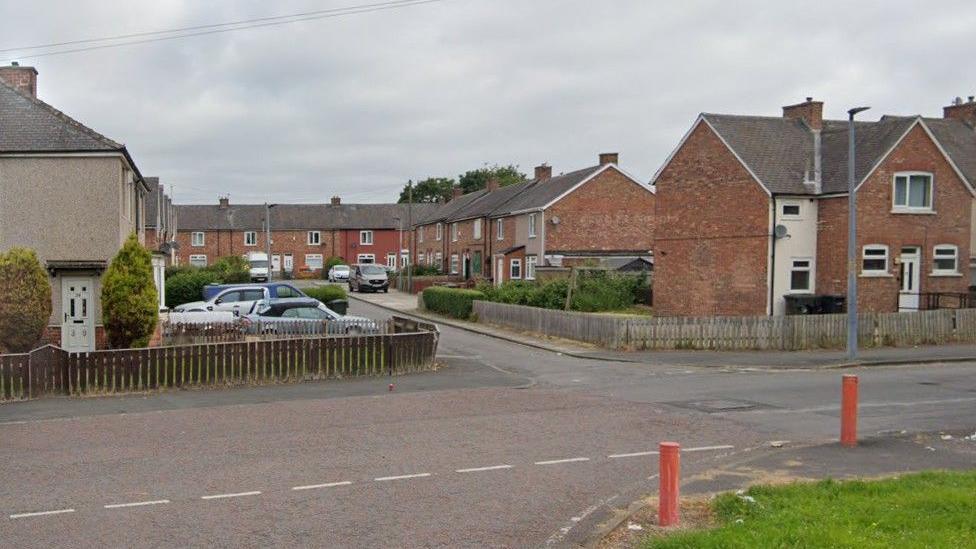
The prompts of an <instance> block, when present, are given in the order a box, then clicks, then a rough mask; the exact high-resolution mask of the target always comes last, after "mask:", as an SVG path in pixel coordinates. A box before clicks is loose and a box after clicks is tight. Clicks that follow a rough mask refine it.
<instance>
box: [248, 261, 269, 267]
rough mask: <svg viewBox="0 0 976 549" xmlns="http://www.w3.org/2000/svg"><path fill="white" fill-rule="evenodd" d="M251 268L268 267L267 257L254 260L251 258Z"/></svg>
mask: <svg viewBox="0 0 976 549" xmlns="http://www.w3.org/2000/svg"><path fill="white" fill-rule="evenodd" d="M251 268H252V269H267V268H268V260H267V259H256V260H253V261H251Z"/></svg>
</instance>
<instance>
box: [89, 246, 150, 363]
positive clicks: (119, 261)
mask: <svg viewBox="0 0 976 549" xmlns="http://www.w3.org/2000/svg"><path fill="white" fill-rule="evenodd" d="M158 319H159V295H158V294H157V293H156V285H155V283H154V282H153V271H152V256H151V255H150V254H149V250H147V249H146V248H145V247H143V246H142V244H139V239H138V238H137V237H136V235H135V234H134V233H133V234H132V235H130V236H129V238H128V239H127V240H126V241H125V244H123V245H122V249H121V250H119V253H117V254H116V255H115V257H114V258H113V259H112V263H111V264H109V266H108V270H106V271H105V276H104V277H102V324H104V325H105V333H106V335H107V336H108V342H109V345H111V346H112V347H113V348H116V349H124V348H131V347H145V346H146V345H147V344H148V343H149V338H150V337H151V336H152V333H153V330H154V329H155V328H156V321H157V320H158Z"/></svg>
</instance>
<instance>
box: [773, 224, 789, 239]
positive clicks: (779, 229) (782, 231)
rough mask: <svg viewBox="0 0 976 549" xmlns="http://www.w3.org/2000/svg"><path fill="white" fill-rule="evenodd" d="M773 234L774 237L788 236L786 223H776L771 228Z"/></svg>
mask: <svg viewBox="0 0 976 549" xmlns="http://www.w3.org/2000/svg"><path fill="white" fill-rule="evenodd" d="M773 236H775V237H776V238H786V237H787V236H790V234H789V232H788V231H787V230H786V225H776V227H775V228H774V229H773Z"/></svg>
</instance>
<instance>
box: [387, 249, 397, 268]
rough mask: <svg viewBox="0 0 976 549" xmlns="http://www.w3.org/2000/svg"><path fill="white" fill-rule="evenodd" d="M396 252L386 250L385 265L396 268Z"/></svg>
mask: <svg viewBox="0 0 976 549" xmlns="http://www.w3.org/2000/svg"><path fill="white" fill-rule="evenodd" d="M396 262H397V258H396V254H395V253H393V252H387V254H386V266H387V267H389V268H391V269H396Z"/></svg>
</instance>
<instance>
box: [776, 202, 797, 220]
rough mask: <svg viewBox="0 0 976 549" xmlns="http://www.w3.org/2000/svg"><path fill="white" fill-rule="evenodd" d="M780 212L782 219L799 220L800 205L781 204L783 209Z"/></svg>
mask: <svg viewBox="0 0 976 549" xmlns="http://www.w3.org/2000/svg"><path fill="white" fill-rule="evenodd" d="M780 211H781V212H782V214H781V216H780V217H781V218H782V219H799V217H800V205H799V204H796V203H786V204H783V208H782V209H781V210H780Z"/></svg>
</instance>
